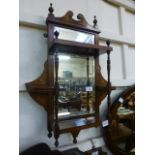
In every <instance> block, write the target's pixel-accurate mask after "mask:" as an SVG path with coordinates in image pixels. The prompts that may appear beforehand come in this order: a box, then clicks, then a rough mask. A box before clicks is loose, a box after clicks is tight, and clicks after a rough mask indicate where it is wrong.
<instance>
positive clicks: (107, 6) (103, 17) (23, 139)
mask: <svg viewBox="0 0 155 155" xmlns="http://www.w3.org/2000/svg"><path fill="white" fill-rule="evenodd" d="M107 1H108V0H95V1H94V0H83V1H80V2H79V1H77V0H67V1H65V0H55V1H54V0H44V1H41V0H20V1H19V2H20V59H19V60H20V61H19V66H20V68H19V69H20V85H19V96H20V135H19V136H20V151H22V150H24V149H26V148H28V147H30V146H32V145H33V144H36V143H39V142H45V143H47V144H48V145H49V146H50V147H51V148H54V140H53V139H48V137H47V129H46V117H47V116H46V115H47V114H46V111H45V110H44V109H43V108H42V107H41V106H39V105H38V104H36V103H35V101H33V100H32V98H31V97H30V96H29V95H28V94H27V92H26V91H25V83H26V82H29V81H32V80H34V79H36V78H37V77H38V76H39V75H40V74H41V73H42V71H43V67H44V62H45V60H46V57H47V45H46V39H45V38H44V37H43V33H44V32H45V30H44V27H45V19H46V16H47V14H48V7H49V3H50V2H52V3H53V7H54V14H55V15H56V16H62V15H64V13H65V12H66V11H68V10H72V11H73V12H74V13H75V16H74V17H76V15H77V14H78V13H82V14H83V15H84V16H85V17H86V19H87V20H88V22H89V23H90V24H92V20H93V16H94V15H96V16H97V19H98V26H99V29H100V30H101V31H102V33H101V34H100V44H105V40H107V39H110V40H111V46H112V47H113V52H112V53H111V66H112V67H111V80H112V84H113V85H118V86H121V85H131V84H133V83H134V75H135V74H134V52H135V51H134V7H133V4H132V2H130V3H131V5H129V4H130V3H127V4H126V6H125V5H121V4H115V5H114V4H111V3H107ZM116 1H121V0H115V2H116ZM124 1H125V0H124ZM124 1H123V3H124ZM126 1H128V0H126ZM129 10H130V11H129ZM32 27H33V28H32ZM42 27H43V28H42ZM41 28H42V29H41ZM106 59H107V57H106V55H102V56H101V57H100V65H101V72H102V74H103V75H104V77H105V78H106V77H107V72H106V68H107V66H106ZM121 91H122V90H116V91H114V92H113V93H112V97H113V98H115V96H116V95H117V94H118V93H120V92H121ZM105 110H106V99H105V100H104V101H103V102H102V104H101V106H100V111H101V114H103V112H104V111H105ZM101 117H102V118H103V115H101ZM101 135H102V133H101V129H100V128H90V129H87V130H83V131H81V132H80V134H79V137H78V144H77V145H73V144H72V136H71V135H70V134H63V135H61V136H60V139H59V141H60V146H59V149H65V148H69V147H75V146H78V147H79V148H80V149H81V150H88V149H90V148H91V146H92V143H91V141H90V139H92V140H93V141H94V142H95V145H96V146H101V145H104V140H103V138H102V137H101Z"/></svg>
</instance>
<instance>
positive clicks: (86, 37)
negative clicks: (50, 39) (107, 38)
mask: <svg viewBox="0 0 155 155" xmlns="http://www.w3.org/2000/svg"><path fill="white" fill-rule="evenodd" d="M54 31H58V32H59V39H62V40H68V41H76V42H80V43H87V44H94V35H92V34H89V33H83V32H79V31H75V30H70V29H66V28H61V27H56V26H55V27H54Z"/></svg>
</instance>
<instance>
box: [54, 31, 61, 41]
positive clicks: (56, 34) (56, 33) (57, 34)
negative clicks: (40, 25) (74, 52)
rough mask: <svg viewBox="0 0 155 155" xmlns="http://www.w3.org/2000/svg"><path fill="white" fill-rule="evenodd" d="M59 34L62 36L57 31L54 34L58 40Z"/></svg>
mask: <svg viewBox="0 0 155 155" xmlns="http://www.w3.org/2000/svg"><path fill="white" fill-rule="evenodd" d="M59 34H60V33H59V32H58V31H57V30H56V31H55V32H54V35H55V38H56V39H58V36H59Z"/></svg>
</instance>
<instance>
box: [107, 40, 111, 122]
mask: <svg viewBox="0 0 155 155" xmlns="http://www.w3.org/2000/svg"><path fill="white" fill-rule="evenodd" d="M106 44H107V47H110V41H109V40H107V41H106ZM110 70H111V60H110V50H107V73H108V83H107V94H108V98H107V105H108V120H109V121H110V116H109V115H110V106H111V82H110Z"/></svg>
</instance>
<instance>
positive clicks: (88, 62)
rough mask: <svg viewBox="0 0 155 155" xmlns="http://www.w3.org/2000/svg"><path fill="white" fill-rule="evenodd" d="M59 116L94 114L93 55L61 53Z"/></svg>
mask: <svg viewBox="0 0 155 155" xmlns="http://www.w3.org/2000/svg"><path fill="white" fill-rule="evenodd" d="M58 58H59V72H58V82H59V87H60V91H59V97H58V117H59V119H62V118H70V117H76V116H79V115H81V116H84V115H88V114H93V113H94V112H95V111H94V104H95V59H94V57H93V56H89V57H85V56H79V55H63V54H59V56H58Z"/></svg>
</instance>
